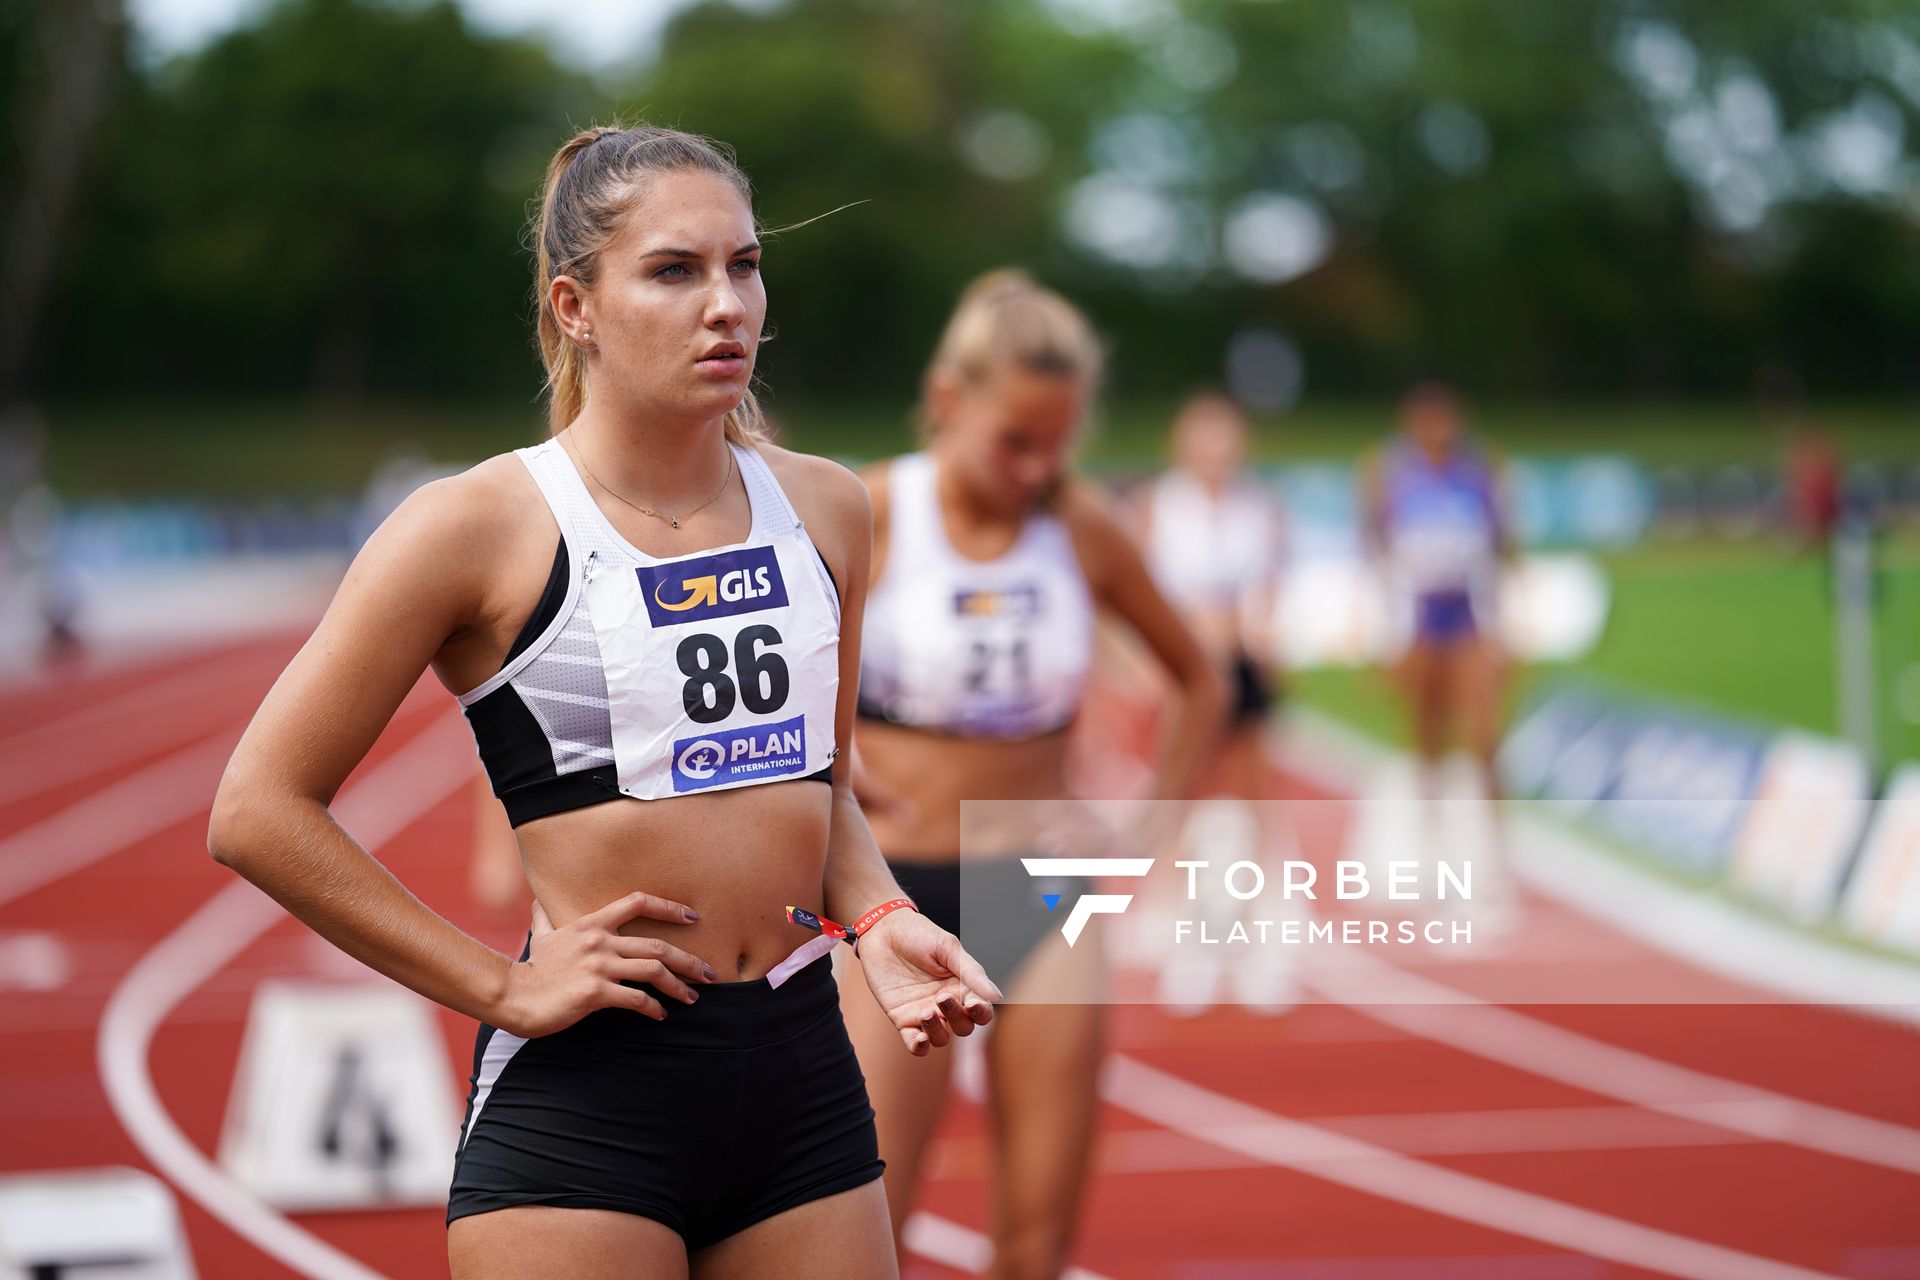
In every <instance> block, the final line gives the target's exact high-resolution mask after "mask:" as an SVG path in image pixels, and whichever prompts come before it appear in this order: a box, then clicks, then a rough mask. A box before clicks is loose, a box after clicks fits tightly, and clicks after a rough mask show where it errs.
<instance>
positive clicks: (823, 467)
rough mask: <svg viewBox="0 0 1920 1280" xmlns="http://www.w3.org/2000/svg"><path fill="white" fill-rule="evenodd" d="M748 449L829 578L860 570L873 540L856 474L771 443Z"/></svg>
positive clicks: (867, 506) (870, 514)
mask: <svg viewBox="0 0 1920 1280" xmlns="http://www.w3.org/2000/svg"><path fill="white" fill-rule="evenodd" d="M754 447H755V450H756V451H757V452H758V453H759V455H760V457H761V458H762V460H764V461H765V462H766V464H767V469H768V470H769V471H771V472H772V473H773V478H774V479H775V480H777V481H779V482H780V488H781V489H782V490H784V491H785V492H786V495H787V501H788V502H790V503H792V504H793V510H794V513H795V514H796V515H798V516H799V517H800V523H801V524H803V525H805V526H806V527H807V530H808V532H809V534H810V535H811V536H812V539H813V545H814V546H815V547H817V548H818V549H819V550H820V552H821V554H823V555H825V556H826V557H827V562H828V565H829V567H830V568H832V569H833V571H834V574H835V576H836V577H840V576H841V575H842V574H846V575H849V576H848V577H846V578H843V579H842V580H843V581H850V580H851V575H853V574H855V573H864V572H865V569H866V565H867V563H868V560H867V557H868V555H869V554H870V551H871V548H872V543H873V504H872V503H871V502H870V501H869V500H868V498H867V488H866V486H865V485H863V484H861V483H860V477H859V476H856V475H855V474H854V473H853V472H852V470H851V469H849V468H848V467H846V466H844V465H843V464H841V463H838V462H835V461H834V460H833V459H831V458H822V457H820V456H819V455H817V454H811V453H798V452H796V451H794V450H792V449H783V448H781V447H780V446H779V445H777V444H766V443H761V444H758V445H756V446H754Z"/></svg>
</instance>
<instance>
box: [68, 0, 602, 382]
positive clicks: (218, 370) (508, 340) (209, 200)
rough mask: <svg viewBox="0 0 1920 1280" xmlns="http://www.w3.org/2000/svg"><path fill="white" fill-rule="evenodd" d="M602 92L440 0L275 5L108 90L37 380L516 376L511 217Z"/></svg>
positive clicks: (515, 233) (517, 296) (521, 335)
mask: <svg viewBox="0 0 1920 1280" xmlns="http://www.w3.org/2000/svg"><path fill="white" fill-rule="evenodd" d="M599 102H600V98H599V97H598V95H597V94H596V93H595V92H594V91H593V89H592V87H591V85H590V84H589V83H588V82H587V81H585V80H584V79H583V78H582V77H580V76H578V75H575V74H570V73H566V72H563V71H562V70H561V69H560V68H558V67H557V66H556V65H555V64H554V62H553V61H552V59H551V57H550V56H549V54H548V53H547V52H546V51H545V49H544V48H542V47H541V46H540V45H538V44H535V43H531V42H526V41H515V40H502V39H497V38H492V37H484V36H481V35H478V34H476V33H474V32H473V31H471V30H469V29H468V28H467V26H466V24H465V22H464V20H463V19H462V17H461V15H460V12H459V10H458V9H457V8H456V7H455V6H454V5H452V4H450V3H437V4H432V5H428V6H425V7H415V8H410V9H405V8H394V7H390V6H384V5H376V4H369V3H363V2H361V0H296V2H294V3H287V4H282V5H280V6H278V7H276V8H274V9H272V10H271V11H269V12H268V14H267V15H266V16H265V17H264V19H263V20H262V21H261V22H260V24H259V25H257V26H255V27H251V28H247V29H243V30H240V31H236V32H234V33H232V34H230V35H227V36H225V37H223V38H221V39H219V40H217V41H216V42H214V43H213V44H212V45H210V46H209V47H208V48H206V49H205V50H203V51H202V52H200V53H198V54H197V55H194V56H192V57H190V58H187V59H185V60H182V61H180V62H177V63H174V64H171V65H167V66H162V67H160V68H157V69H156V70H155V71H154V72H153V73H152V74H150V75H149V76H147V77H146V78H144V79H143V80H142V81H140V82H138V83H137V84H135V85H134V86H133V87H132V88H131V90H130V91H129V92H128V93H127V94H126V95H125V96H124V97H123V98H122V99H121V101H120V102H119V103H118V104H117V107H116V110H115V112H114V114H113V118H112V119H111V121H110V122H109V125H108V130H107V139H106V143H105V147H104V153H105V160H106V166H105V173H104V175H103V181H102V184H101V190H100V192H99V196H98V199H97V200H96V202H95V204H94V207H93V209H92V210H91V216H90V217H89V219H88V223H87V226H86V228H85V234H84V237H83V244H84V247H83V248H82V249H81V250H80V251H79V252H76V253H75V254H73V255H72V257H71V258H70V260H69V264H68V274H67V282H66V289H65V293H64V299H63V301H64V304H65V305H64V307H63V308H62V314H61V316H60V320H59V328H58V335H59V345H58V349H57V350H56V351H55V352H54V354H53V359H52V361H51V364H52V368H51V370H50V377H51V380H52V381H53V382H54V384H55V385H57V386H61V387H64V388H68V389H72V390H79V391H96V390H104V389H107V388H112V387H115V386H122V387H126V386H131V387H139V388H161V389H173V390H194V391H201V392H222V393H229V394H231V393H235V392H240V393H247V392H253V393H268V392H285V391H288V390H293V389H298V388H302V387H304V388H307V389H309V390H311V391H312V392H313V393H314V394H316V395H318V396H320V397H323V398H334V399H353V398H357V397H359V396H361V395H363V394H364V393H366V392H369V391H377V392H380V393H384V394H389V395H391V394H396V393H402V394H422V395H446V394H454V395H459V394H463V393H474V392H488V393H496V394H497V393H499V392H502V391H517V392H519V393H521V394H528V395H530V394H531V391H530V383H531V382H532V380H533V378H534V377H535V376H536V375H535V370H537V364H536V363H535V361H534V356H533V353H532V348H531V346H530V344H529V339H528V330H527V326H526V323H525V321H526V315H527V310H528V305H527V297H528V288H529V281H528V278H527V274H526V271H527V267H526V259H525V257H524V255H523V253H522V251H521V249H520V234H519V230H518V228H519V226H520V223H521V221H522V219H523V217H524V206H525V202H526V200H527V199H528V197H529V196H530V195H531V194H532V193H533V191H534V190H535V188H536V186H537V184H538V180H539V175H540V173H541V171H542V169H543V167H544V165H545V160H546V156H547V154H548V152H549V150H550V148H551V145H552V142H553V138H554V135H555V133H556V132H557V131H558V130H559V129H560V128H562V127H564V122H565V121H566V120H567V119H568V118H569V117H570V116H571V117H581V118H584V117H586V116H588V115H591V114H592V113H593V111H594V110H595V108H596V106H597V105H598V104H599Z"/></svg>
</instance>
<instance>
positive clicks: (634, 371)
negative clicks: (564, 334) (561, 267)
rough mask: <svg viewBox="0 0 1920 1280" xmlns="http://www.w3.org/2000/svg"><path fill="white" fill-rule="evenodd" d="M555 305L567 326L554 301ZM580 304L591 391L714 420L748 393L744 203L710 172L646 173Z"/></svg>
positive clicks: (762, 302)
mask: <svg viewBox="0 0 1920 1280" xmlns="http://www.w3.org/2000/svg"><path fill="white" fill-rule="evenodd" d="M557 284H558V282H556V285H557ZM556 310H557V311H560V314H561V318H562V321H563V323H564V322H565V320H566V313H565V311H564V310H563V309H562V307H561V304H560V303H559V300H558V299H557V298H556ZM579 311H580V314H579V320H580V324H581V331H583V332H584V331H590V332H591V334H592V337H591V340H590V342H589V348H590V351H589V355H588V364H587V369H588V378H589V380H590V387H591V390H590V395H591V396H592V397H593V398H595V399H598V398H601V397H602V396H606V397H608V398H609V399H611V400H613V401H614V402H616V403H619V404H621V405H623V406H629V407H632V408H635V409H639V410H641V411H643V412H651V413H653V414H656V415H661V416H671V417H676V418H687V419H695V420H711V419H714V418H718V417H720V416H721V415H722V414H724V413H726V412H727V411H728V410H730V409H732V408H734V407H735V406H737V405H738V404H739V403H740V401H741V400H742V399H743V398H744V397H745V395H746V393H747V387H748V384H749V383H750V382H751V381H752V378H753V362H754V357H755V355H756V354H757V352H758V349H759V345H760V333H761V330H762V328H763V327H764V326H765V323H766V318H767V291H766V287H765V285H764V284H763V283H762V282H761V279H760V245H759V242H758V241H757V240H756V239H755V237H754V228H753V210H752V209H751V208H749V207H748V205H747V202H746V200H744V199H743V198H742V197H741V195H740V193H739V192H738V191H736V190H734V188H733V187H732V186H731V185H730V184H729V183H727V182H726V181H725V180H723V179H721V178H719V177H717V176H715V175H713V174H709V173H702V172H700V171H697V170H694V171H683V172H678V173H667V174H661V175H658V176H655V177H652V178H649V179H648V180H647V181H646V183H645V185H644V186H643V187H642V189H641V192H640V195H639V197H638V198H637V199H636V200H635V201H634V204H633V207H632V208H631V209H630V210H629V211H628V213H627V216H626V217H625V219H624V220H623V221H622V223H621V227H620V229H619V231H617V232H616V233H615V234H614V237H613V239H612V241H611V242H610V243H609V244H608V245H607V246H606V248H605V249H603V250H601V253H600V261H599V279H598V280H597V281H595V283H594V286H593V288H592V289H591V290H588V291H586V292H585V294H584V296H583V299H582V301H581V302H580V303H579Z"/></svg>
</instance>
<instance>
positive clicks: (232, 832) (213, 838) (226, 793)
mask: <svg viewBox="0 0 1920 1280" xmlns="http://www.w3.org/2000/svg"><path fill="white" fill-rule="evenodd" d="M262 826H263V824H262V822H261V804H260V799H259V797H258V796H257V795H255V794H253V793H252V789H251V788H249V787H247V786H245V785H243V784H242V783H241V782H240V781H239V780H238V779H236V778H235V777H234V776H233V775H232V773H231V772H229V773H228V774H227V776H225V777H223V778H222V779H221V780H220V789H219V790H218V791H216V792H215V793H214V796H213V812H212V815H211V816H210V817H209V818H208V819H207V852H208V853H209V854H210V855H212V857H213V860H214V861H215V862H217V863H219V864H220V865H221V866H223V867H228V868H231V869H232V870H234V871H242V864H243V863H244V862H245V861H246V860H247V856H248V854H249V853H251V852H253V851H255V850H257V849H258V848H259V847H260V844H261V829H262ZM243 874H244V872H243Z"/></svg>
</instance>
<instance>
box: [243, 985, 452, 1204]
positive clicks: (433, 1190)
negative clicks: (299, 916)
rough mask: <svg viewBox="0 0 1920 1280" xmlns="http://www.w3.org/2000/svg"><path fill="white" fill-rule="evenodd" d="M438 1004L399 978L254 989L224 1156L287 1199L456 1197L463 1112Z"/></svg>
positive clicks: (432, 1200) (268, 1192)
mask: <svg viewBox="0 0 1920 1280" xmlns="http://www.w3.org/2000/svg"><path fill="white" fill-rule="evenodd" d="M452 1079H453V1072H452V1069H451V1068H450V1067H449V1065H448V1063H447V1055H446V1049H445V1047H444V1045H443V1043H442V1041H441V1038H440V1031H439V1028H438V1027H437V1026H435V1025H434V1018H433V1013H432V1009H431V1007H430V1006H429V1005H428V1004H427V1003H426V1001H424V1000H422V999H421V998H420V997H418V996H416V995H414V994H413V993H412V992H409V991H406V990H403V989H401V988H400V987H396V986H389V985H386V984H381V985H378V986H368V985H354V986H342V985H339V984H336V983H315V982H293V981H272V982H263V983H261V984H260V986H259V988H258V989H257V990H256V991H255V992H254V997H253V1007H252V1008H251V1009H250V1010H249V1011H248V1013H247V1034H246V1040H245V1041H244V1043H243V1044H242V1046H241V1050H240V1069H239V1071H238V1072H237V1073H236V1075H235V1077H234V1087H233V1094H232V1097H231V1098H230V1099H229V1102H228V1107H227V1121H226V1127H225V1130H224V1132H222V1134H221V1136H220V1163H221V1164H222V1165H223V1166H225V1168H226V1170H227V1171H228V1172H229V1173H231V1174H232V1175H233V1176H234V1178H235V1180H236V1181H238V1182H240V1183H242V1184H243V1185H245V1186H247V1187H248V1188H250V1189H251V1190H252V1191H253V1192H254V1194H256V1195H258V1196H259V1197H260V1198H261V1199H262V1200H264V1201H266V1202H267V1203H268V1204H270V1205H273V1206H275V1207H276V1208H280V1209H291V1210H314V1209H363V1208H378V1207H385V1206H391V1205H431V1204H445V1203H446V1197H447V1183H448V1181H449V1180H450V1179H451V1177H452V1174H453V1150H454V1146H455V1144H456V1143H457V1142H458V1141H459V1136H460V1134H459V1128H460V1123H459V1113H458V1111H457V1104H456V1102H455V1099H454V1096H453V1090H452Z"/></svg>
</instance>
